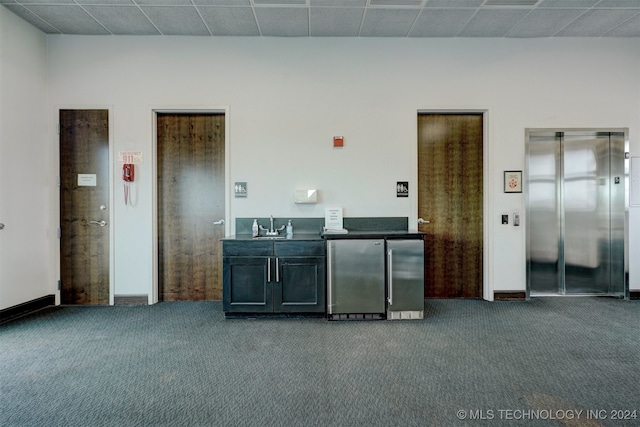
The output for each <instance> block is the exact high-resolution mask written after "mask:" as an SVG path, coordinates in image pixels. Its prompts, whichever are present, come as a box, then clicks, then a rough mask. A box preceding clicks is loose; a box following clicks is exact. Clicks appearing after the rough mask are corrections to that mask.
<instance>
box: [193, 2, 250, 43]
mask: <svg viewBox="0 0 640 427" xmlns="http://www.w3.org/2000/svg"><path fill="white" fill-rule="evenodd" d="M198 10H199V11H200V15H202V19H204V22H205V23H206V24H207V27H209V31H210V32H211V34H212V35H214V36H259V35H260V33H259V32H258V25H257V24H256V19H255V16H254V15H253V10H252V9H251V8H250V7H217V6H216V7H211V6H198Z"/></svg>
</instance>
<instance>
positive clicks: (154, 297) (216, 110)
mask: <svg viewBox="0 0 640 427" xmlns="http://www.w3.org/2000/svg"><path fill="white" fill-rule="evenodd" d="M164 113H170V114H171V113H177V114H224V216H225V217H224V233H225V235H229V234H230V231H231V221H230V218H231V192H230V191H229V188H230V184H229V182H230V181H229V180H230V176H231V167H230V165H231V150H230V143H229V141H230V138H229V135H230V132H229V123H230V120H229V106H221V107H213V106H212V107H207V108H203V107H193V108H189V107H172V106H168V107H153V108H152V109H151V134H152V147H151V177H152V183H151V198H152V202H151V205H152V214H151V223H152V242H151V247H152V250H153V256H152V259H153V265H152V272H151V274H152V277H153V283H152V289H151V292H149V302H148V303H149V304H156V303H157V302H158V293H159V286H160V283H159V278H158V266H159V265H160V261H159V259H158V114H164ZM212 226H213V225H212Z"/></svg>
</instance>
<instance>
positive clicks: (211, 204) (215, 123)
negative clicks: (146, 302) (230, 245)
mask: <svg viewBox="0 0 640 427" xmlns="http://www.w3.org/2000/svg"><path fill="white" fill-rule="evenodd" d="M157 162H158V164H157V166H158V168H157V170H158V182H157V188H158V269H159V271H158V287H159V289H158V296H159V300H160V301H202V300H220V299H222V256H221V248H222V245H221V243H220V239H221V238H222V237H224V226H221V225H214V222H215V221H217V220H219V219H221V218H224V214H225V169H224V168H225V117H224V114H191V113H189V114H180V113H170V114H164V113H163V114H158V120H157Z"/></svg>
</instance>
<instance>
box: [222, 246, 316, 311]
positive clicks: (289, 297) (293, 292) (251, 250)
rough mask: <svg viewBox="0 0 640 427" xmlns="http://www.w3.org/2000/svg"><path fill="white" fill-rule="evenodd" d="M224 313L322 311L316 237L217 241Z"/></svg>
mask: <svg viewBox="0 0 640 427" xmlns="http://www.w3.org/2000/svg"><path fill="white" fill-rule="evenodd" d="M222 256H223V309H224V312H225V314H256V313H265V314H267V313H290V314H295V313H297V314H303V313H321V314H322V313H324V312H325V265H326V254H325V245H324V242H322V241H296V242H292V241H268V240H266V241H265V240H259V241H255V240H244V241H243V240H229V241H223V245H222Z"/></svg>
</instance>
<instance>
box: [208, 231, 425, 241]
mask: <svg viewBox="0 0 640 427" xmlns="http://www.w3.org/2000/svg"><path fill="white" fill-rule="evenodd" d="M425 234H426V233H424V232H422V231H417V230H381V231H349V232H348V233H347V234H325V235H320V233H294V234H293V236H292V237H291V238H287V237H285V238H282V239H266V238H253V237H251V235H250V234H237V235H232V236H227V237H224V238H223V239H221V240H234V241H267V242H290V241H313V240H337V239H421V238H423V237H424V235H425Z"/></svg>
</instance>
